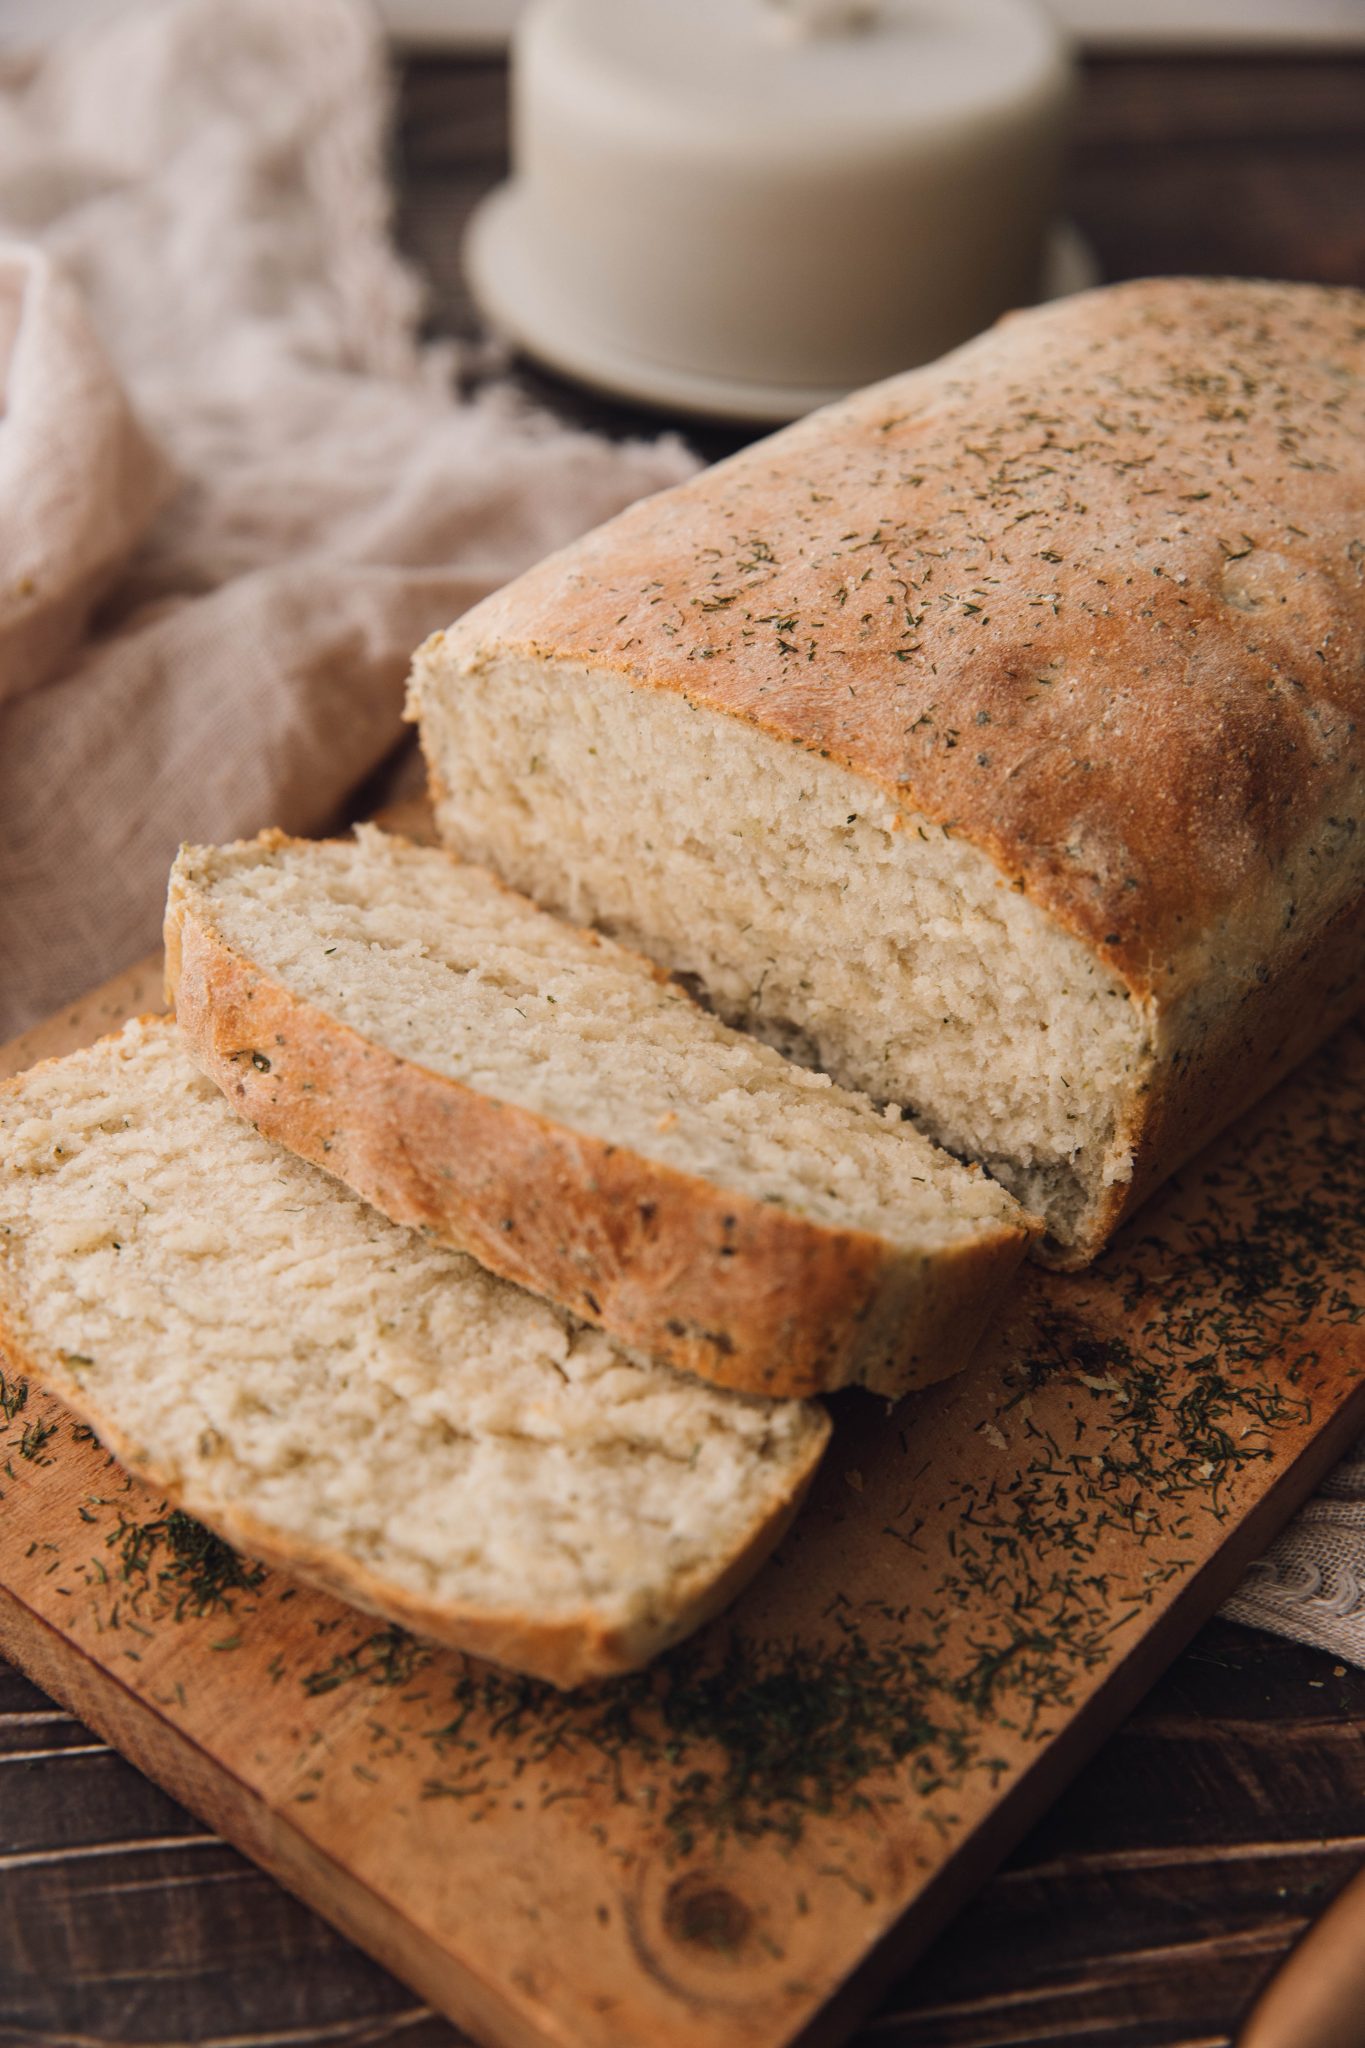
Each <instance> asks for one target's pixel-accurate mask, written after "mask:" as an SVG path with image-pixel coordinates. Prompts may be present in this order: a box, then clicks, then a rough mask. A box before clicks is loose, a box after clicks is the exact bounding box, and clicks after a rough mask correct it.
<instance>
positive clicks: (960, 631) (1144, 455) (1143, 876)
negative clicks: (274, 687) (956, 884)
mask: <svg viewBox="0 0 1365 2048" xmlns="http://www.w3.org/2000/svg"><path fill="white" fill-rule="evenodd" d="M1363 371H1365V295H1362V294H1360V293H1357V292H1351V291H1347V290H1329V289H1327V288H1324V287H1316V286H1303V285H1298V286H1288V285H1262V284H1242V283H1237V282H1221V281H1205V280H1199V279H1180V280H1154V281H1144V282H1141V283H1137V284H1131V285H1121V286H1116V287H1112V288H1110V289H1108V290H1106V291H1100V292H1094V293H1089V294H1086V295H1085V296H1083V297H1080V298H1075V299H1070V300H1067V301H1065V302H1063V303H1061V304H1059V305H1056V306H1051V307H1046V308H1043V309H1041V310H1038V311H1035V312H1031V313H1028V314H1025V315H1015V316H1013V317H1012V318H1010V319H1008V320H1006V321H1004V322H1002V323H1001V325H1000V326H999V327H997V328H995V329H994V330H992V332H991V333H989V334H987V335H985V336H983V337H982V338H981V339H980V340H978V341H976V342H973V343H971V344H969V345H968V346H967V347H966V348H964V349H961V350H959V351H958V352H957V353H956V354H954V355H950V356H948V357H945V358H944V359H943V361H942V362H940V363H936V364H933V365H931V366H930V367H929V368H927V369H924V370H918V371H915V372H913V373H911V374H910V375H909V376H906V377H902V378H896V379H893V380H892V381H891V382H889V383H886V384H882V385H877V386H874V387H873V388H872V389H871V390H870V391H865V392H860V393H858V394H857V395H856V396H855V397H853V398H851V399H849V400H847V401H845V402H844V403H843V404H841V405H837V406H832V407H829V408H828V409H826V410H825V411H824V412H822V413H818V414H815V415H814V416H812V417H811V418H810V419H807V420H804V421H801V422H799V423H798V424H797V425H796V426H795V427H791V428H788V429H787V430H786V431H784V432H783V433H780V434H777V435H774V436H773V437H772V438H771V439H770V440H768V441H765V442H762V443H760V444H759V445H758V446H757V447H755V448H752V449H749V450H746V451H745V452H744V453H743V454H741V455H739V456H736V457H734V458H733V459H732V460H731V461H729V462H726V463H722V464H720V465H719V466H718V467H717V468H715V469H712V470H709V471H706V472H704V473H703V474H702V475H701V476H699V477H697V478H696V479H694V480H693V481H691V482H688V483H685V484H681V485H678V486H676V487H675V488H674V489H672V490H670V491H666V492H663V493H662V494H660V495H659V496H657V497H654V498H650V499H647V500H645V501H644V502H643V503H642V504H639V505H637V506H635V507H633V508H632V509H631V510H630V511H628V512H626V513H624V514H622V515H621V516H620V517H619V518H617V519H614V520H612V521H611V522H610V523H609V524H608V525H606V526H603V527H601V528H599V529H598V530H597V531H596V532H595V533H592V534H589V535H588V536H587V537H586V538H585V539H584V540H582V541H579V542H577V543H575V545H574V546H572V547H570V548H568V549H566V550H564V551H562V552H561V553H559V554H558V555H554V556H552V557H550V559H549V560H548V561H546V562H544V563H542V564H541V565H540V566H539V567H538V568H536V569H533V570H532V571H531V572H530V573H529V574H528V575H525V576H522V577H520V578H518V579H517V581H516V582H515V583H513V584H510V585H509V586H507V588H506V589H505V590H503V591H501V592H499V593H498V594H497V595H495V596H494V597H492V598H490V599H489V600H487V601H486V602H485V603H484V604H482V605H480V606H478V607H477V608H476V609H475V610H474V611H472V612H470V613H468V614H467V615H466V616H465V618H463V619H462V620H461V621H460V622H459V623H458V625H456V626H455V627H453V628H452V629H451V630H450V632H449V633H448V634H447V635H446V636H445V639H446V643H447V647H448V648H449V649H451V650H454V651H455V652H456V653H458V654H461V655H463V656H464V657H466V658H468V660H470V661H471V662H473V663H477V662H478V661H479V660H481V659H483V658H485V657H486V656H487V655H490V654H494V653H499V652H505V651H508V650H517V649H519V650H523V651H525V652H527V653H533V654H536V655H538V656H541V657H543V658H544V659H546V660H554V661H558V662H583V663H585V664H587V665H589V666H591V667H593V668H595V669H598V670H605V671H615V672H617V673H619V674H620V675H621V676H622V677H623V678H625V679H627V680H629V681H630V682H632V683H635V684H639V685H643V686H645V687H648V688H652V689H664V690H673V691H677V692H679V693H681V694H684V695H686V696H687V697H688V698H689V699H690V700H691V701H692V702H694V703H696V704H704V705H707V706H710V707H711V708H713V709H715V710H717V711H722V712H725V713H728V714H730V715H731V716H734V717H738V718H742V719H744V720H746V721H749V722H751V723H753V724H755V725H757V726H759V727H761V728H762V729H763V730H765V731H767V732H770V733H772V734H775V735H777V736H779V737H782V738H784V739H789V740H792V741H794V742H795V743H796V744H798V745H800V746H803V747H808V748H811V749H812V750H815V751H818V752H822V753H827V754H828V755H829V756H830V757H831V758H833V759H836V760H838V761H841V762H843V763H845V764H846V765H847V766H849V767H850V768H852V769H854V770H855V771H856V772H857V773H859V774H862V775H865V776H867V777H868V778H869V780H871V781H873V782H876V783H877V784H879V785H880V786H881V787H882V788H884V789H885V790H887V791H888V792H889V793H890V794H891V795H892V796H894V797H896V798H897V799H898V800H899V801H901V802H902V803H903V804H904V805H905V806H906V807H907V808H908V809H911V810H916V811H919V812H922V813H924V814H927V815H929V816H932V817H934V818H938V819H942V820H947V821H951V823H952V825H953V829H954V830H955V832H957V833H958V834H960V835H961V836H962V837H964V838H966V839H969V840H971V841H972V842H973V843H974V844H976V845H979V846H981V847H982V848H983V849H984V850H985V851H986V852H988V853H989V854H990V855H991V857H992V859H994V860H995V861H997V862H998V863H999V865H1000V866H1001V867H1002V868H1003V869H1004V870H1005V871H1006V872H1007V873H1008V874H1009V875H1010V876H1011V877H1018V878H1020V879H1021V880H1022V881H1023V882H1024V884H1025V886H1026V888H1027V891H1028V893H1029V894H1030V895H1031V896H1032V897H1033V898H1034V899H1035V900H1036V901H1037V902H1039V903H1040V904H1042V905H1043V907H1044V908H1045V909H1047V910H1048V911H1049V912H1051V914H1052V915H1053V916H1055V917H1056V918H1057V919H1058V920H1059V921H1060V922H1061V923H1063V924H1064V925H1066V926H1067V927H1069V928H1070V929H1071V930H1073V931H1076V932H1077V933H1079V934H1080V935H1081V936H1082V937H1084V938H1085V939H1086V940H1087V941H1088V942H1089V943H1090V944H1091V945H1092V946H1093V947H1094V949H1095V950H1096V952H1098V953H1099V954H1100V955H1101V956H1102V957H1103V958H1104V959H1105V960H1106V961H1107V962H1109V963H1110V964H1111V965H1112V966H1113V967H1114V968H1115V970H1116V971H1117V972H1119V973H1120V974H1121V976H1122V977H1123V978H1124V979H1125V980H1126V982H1127V983H1128V985H1129V986H1130V987H1132V988H1133V989H1134V990H1135V991H1139V992H1142V991H1146V990H1149V989H1157V988H1161V987H1163V986H1164V985H1165V984H1166V982H1167V980H1168V977H1169V976H1170V975H1171V974H1172V973H1173V972H1174V973H1176V974H1177V975H1178V974H1179V969H1180V966H1181V963H1182V961H1183V960H1184V959H1185V958H1186V956H1188V954H1189V952H1190V949H1191V946H1192V945H1196V944H1197V940H1196V939H1195V938H1193V937H1192V934H1201V933H1207V932H1208V931H1209V930H1210V929H1211V928H1212V927H1213V926H1215V925H1216V923H1217V921H1218V920H1219V919H1220V918H1223V917H1226V916H1233V917H1234V918H1235V917H1237V915H1238V912H1239V909H1240V906H1241V905H1242V903H1243V902H1244V900H1245V898H1246V895H1247V892H1248V891H1249V890H1256V891H1259V889H1260V888H1261V887H1262V886H1263V883H1264V879H1265V876H1266V874H1267V872H1268V871H1269V870H1270V869H1273V866H1274V864H1275V863H1276V861H1277V860H1279V859H1282V858H1283V856H1284V855H1285V853H1286V852H1287V850H1288V849H1289V848H1290V846H1291V845H1292V843H1293V841H1294V839H1295V837H1296V835H1297V834H1298V833H1299V831H1300V830H1301V829H1302V824H1303V819H1304V815H1305V813H1312V814H1318V813H1320V812H1321V811H1322V809H1323V808H1324V807H1326V808H1329V809H1330V808H1331V805H1332V801H1333V798H1334V795H1335V794H1336V793H1337V792H1339V791H1342V790H1344V789H1346V788H1348V787H1349V786H1350V785H1351V784H1352V782H1353V781H1354V780H1355V779H1356V778H1358V776H1359V774H1360V772H1361V751H1360V745H1361V743H1360V735H1359V723H1358V722H1359V720H1360V718H1361V716H1362V714H1365V603H1362V597H1361V589H1362V578H1363V577H1365V465H1362V463H1361V460H1360V456H1359V452H1358V451H1359V448H1360V445H1361V442H1362V438H1365V383H1363V382H1362V372H1363ZM1044 678H1047V680H1044ZM1353 722H1354V725H1353Z"/></svg>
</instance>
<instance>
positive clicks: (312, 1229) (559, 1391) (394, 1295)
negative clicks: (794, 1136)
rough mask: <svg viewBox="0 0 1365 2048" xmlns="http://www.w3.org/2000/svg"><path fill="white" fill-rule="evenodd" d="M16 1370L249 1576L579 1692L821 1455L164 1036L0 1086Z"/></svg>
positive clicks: (669, 1616) (689, 1591)
mask: <svg viewBox="0 0 1365 2048" xmlns="http://www.w3.org/2000/svg"><path fill="white" fill-rule="evenodd" d="M0 1353H2V1354H3V1356H4V1357H5V1360H6V1363H7V1364H8V1365H9V1366H10V1367H11V1368H13V1369H15V1370H18V1371H21V1372H25V1371H31V1372H33V1373H34V1374H36V1375H37V1376H38V1377H39V1378H40V1379H41V1380H42V1381H43V1382H44V1383H45V1384H47V1385H48V1386H49V1387H51V1388H52V1389H53V1391H54V1392H56V1393H57V1394H59V1395H60V1396H61V1398H62V1399H63V1400H64V1401H66V1402H67V1403H69V1405H70V1406H71V1407H72V1408H73V1409H75V1411H76V1412H77V1413H78V1414H79V1415H81V1416H83V1417H84V1418H85V1419H86V1420H87V1421H88V1422H89V1423H90V1424H91V1425H92V1426H93V1427H94V1429H95V1430H96V1431H97V1432H98V1433H99V1435H100V1437H101V1439H102V1440H103V1441H104V1442H105V1443H107V1444H108V1446H109V1448H110V1449H111V1450H112V1451H114V1452H115V1453H116V1454H117V1455H118V1456H119V1457H120V1458H122V1459H123V1461H124V1463H125V1464H126V1465H128V1466H129V1468H130V1469H131V1470H132V1471H134V1472H135V1473H137V1474H139V1475H140V1476H142V1477H144V1478H146V1479H148V1480H150V1481H151V1482H152V1484H154V1485H155V1486H156V1487H158V1488H159V1489H162V1490H164V1492H165V1493H166V1494H167V1495H168V1496H169V1497H170V1498H172V1499H174V1500H175V1501H177V1502H179V1503H180V1504H181V1505H182V1506H184V1507H185V1508H186V1509H188V1510H189V1512H190V1513H192V1514H195V1515H199V1516H201V1517H202V1518H203V1519H204V1521H206V1522H208V1523H209V1524H211V1525H212V1526H213V1527H214V1528H216V1529H218V1530H220V1531H221V1532H222V1534H223V1535H225V1536H226V1537H228V1538H229V1539H230V1540H231V1541H232V1542H234V1543H238V1544H240V1545H241V1546H242V1547H243V1548H244V1549H246V1550H247V1551H249V1552H250V1553H251V1554H253V1555H254V1556H256V1557H261V1558H264V1559H266V1560H268V1561H271V1562H274V1563H278V1564H279V1565H281V1566H282V1567H283V1568H284V1569H286V1570H288V1571H293V1572H297V1573H298V1574H299V1575H300V1576H302V1577H304V1578H309V1579H313V1580H316V1581H317V1582H318V1583H320V1584H322V1585H325V1586H328V1587H330V1588H332V1589H333V1590H335V1591H336V1592H338V1593H340V1594H341V1595H342V1597H343V1598H344V1599H347V1600H351V1601H354V1602H355V1603H356V1604H357V1605H359V1606H362V1607H366V1608H370V1609H372V1610H373V1611H375V1612H376V1613H379V1614H383V1615H387V1616H390V1617H391V1618H393V1619H394V1620H397V1621H400V1622H402V1623H405V1624H407V1625H410V1626H411V1627H413V1628H415V1629H417V1630H419V1631H421V1632H422V1633H423V1634H425V1635H429V1636H433V1637H436V1638H438V1639H440V1640H442V1641H444V1642H447V1643H453V1644H455V1645H456V1646H458V1647H460V1648H462V1649H467V1650H471V1651H475V1652H477V1653H478V1654H479V1655H481V1656H487V1657H491V1658H494V1659H496V1660H497V1661H498V1662H500V1663H503V1664H508V1665H511V1666H513V1667H514V1668H515V1669H517V1670H519V1671H526V1672H532V1673H535V1674H537V1675H539V1676H541V1677H544V1678H547V1679H550V1680H551V1681H552V1682H554V1683H555V1684H558V1685H573V1684H576V1683H578V1682H580V1681H581V1680H584V1679H589V1678H593V1677H597V1676H600V1675H604V1674H608V1673H612V1672H617V1671H622V1670H625V1669H627V1668H629V1667H631V1666H633V1665H636V1664H639V1663H642V1662H643V1661H644V1660H645V1659H647V1658H648V1657H650V1656H652V1655H653V1654H654V1653H655V1652H657V1651H658V1650H660V1649H662V1648H664V1646H665V1645H666V1644H668V1643H670V1642H672V1641H674V1640H675V1639H676V1638H678V1637H679V1636H682V1635H684V1634H686V1633H687V1631H688V1630H689V1629H692V1628H694V1627H696V1626H697V1624H698V1623H699V1622H701V1621H702V1620H704V1619H705V1618H706V1617H707V1616H708V1615H710V1614H711V1613H713V1612H715V1611H716V1609H717V1608H719V1607H720V1606H722V1605H723V1604H724V1603H725V1601H726V1600H728V1599H729V1598H730V1596H731V1595H732V1594H733V1593H734V1592H735V1591H736V1590H737V1588H738V1587H739V1586H740V1584H741V1583H742V1582H743V1581H744V1579H745V1578H746V1577H748V1576H749V1574H750V1573H752V1572H753V1571H754V1569H755V1568H756V1567H757V1565H758V1564H759V1563H760V1562H761V1560H762V1559H763V1557H764V1556H765V1555H766V1553H767V1552H768V1550H769V1549H770V1548H771V1547H772V1545H773V1544H774V1543H775V1542H776V1540H777V1538H778V1536H779V1535H780V1534H781V1532H782V1529H783V1528H784V1527H785V1525H786V1523H787V1521H788V1519H789V1517H790V1516H791V1514H792V1513H793V1511H794V1509H795V1507H796V1504H797V1502H798V1501H799V1499H800V1496H801V1494H802V1492H803V1490H804V1488H805V1486H806V1483H807V1481H808V1480H809V1478H810V1476H811V1474H812V1472H813V1471H814V1469H815V1466H816V1464H817V1462H818V1460H819V1457H820V1452H821V1449H822V1447H823V1445H824V1442H825V1439H826V1435H827V1433H828V1422H827V1419H826V1417H825V1416H824V1415H823V1413H822V1412H821V1411H820V1410H819V1409H818V1408H815V1407H810V1406H807V1405H805V1404H803V1403H796V1402H781V1403H770V1402H765V1401H755V1400H748V1399H745V1398H743V1397H741V1396H737V1395H730V1394H724V1393H721V1392H718V1391H717V1390H716V1389H715V1388H712V1387H708V1386H706V1385H704V1384H703V1383H702V1382H700V1381H698V1380H695V1379H688V1378H684V1377H682V1376H681V1375H679V1374H676V1373H674V1372H671V1371H670V1370H669V1369H668V1368H667V1367H666V1366H657V1365H650V1364H647V1363H641V1362H640V1361H638V1360H635V1359H631V1358H628V1357H626V1356H625V1355H623V1353H621V1352H620V1351H619V1350H617V1349H616V1347H615V1346H614V1345H613V1344H612V1343H611V1342H610V1341H609V1340H608V1339H607V1338H606V1337H604V1336H603V1335H602V1333H601V1332H600V1331H598V1330H592V1329H586V1328H584V1327H583V1326H582V1325H581V1324H580V1323H577V1322H575V1321H574V1320H573V1319H572V1318H571V1317H569V1316H566V1315H564V1314H562V1313H561V1312H559V1311H558V1310H556V1309H553V1308H551V1307H549V1306H548V1305H547V1304H546V1303H545V1302H542V1301H538V1300H536V1299H534V1298H533V1297H532V1296H531V1295H528V1294H524V1293H522V1292H521V1291H520V1290H519V1289H518V1288H515V1287H510V1286H508V1285H507V1283H506V1282H505V1281H502V1280H498V1279H495V1278H494V1277H493V1276H492V1275H491V1274H489V1273H486V1272H484V1271H483V1270H482V1269H481V1268H480V1267H478V1266H476V1265H475V1264H474V1263H473V1261H472V1260H470V1259H466V1258H463V1257H461V1256H459V1255H458V1254H457V1253H453V1252H450V1251H445V1250H442V1249H441V1248H440V1247H438V1246H436V1245H432V1244H429V1243H426V1242H425V1241H424V1240H423V1239H422V1238H420V1237H418V1236H416V1235H414V1234H413V1233H412V1232H410V1231H407V1230H403V1229H400V1228H398V1227H397V1226H395V1225H394V1224H392V1223H390V1222H388V1221H387V1220H386V1219H385V1218H384V1217H382V1216H381V1215H379V1213H378V1212H377V1211H376V1210H374V1209H372V1208H370V1207H369V1206H368V1205H367V1204H366V1203H364V1202H361V1201H358V1200H357V1199H356V1197H355V1196H354V1195H352V1194H350V1193H348V1192H347V1191H346V1189H344V1188H342V1187H340V1186H338V1184H337V1183H336V1181H334V1180H333V1179H331V1178H330V1177H329V1176H328V1175H327V1174H324V1173H320V1172H318V1171H317V1170H316V1169H315V1168H314V1167H311V1166H309V1165H307V1164H305V1163H304V1162H303V1161H302V1160H299V1159H296V1158H294V1157H293V1156H292V1154H290V1153H288V1152H286V1151H283V1150H281V1149H279V1148H278V1147H276V1146H274V1145H271V1144H269V1143H268V1142H267V1140H266V1139H264V1138H262V1137H260V1136H259V1135H258V1134H257V1133H256V1132H255V1131H253V1130H252V1129H251V1127H250V1125H249V1124H247V1123H246V1122H244V1121H243V1120H242V1119H241V1118H240V1117H236V1116H234V1115H233V1114H232V1113H231V1111H230V1110H229V1109H228V1108H227V1107H226V1105H225V1104H224V1102H223V1099H222V1097H221V1095H220V1094H219V1093H218V1091H217V1090H216V1089H215V1088H213V1087H212V1086H211V1085H210V1083H209V1082H207V1081H206V1080H205V1079H204V1077H203V1076H202V1075H201V1074H200V1073H199V1072H198V1070H197V1069H196V1068H195V1067H194V1066H193V1065H192V1064H191V1063H190V1061H189V1060H188V1059H187V1058H186V1057H185V1055H184V1053H183V1051H182V1049H181V1047H180V1043H179V1039H178V1036H177V1034H176V1031H175V1027H174V1025H173V1024H171V1023H169V1022H167V1021H165V1020H162V1019H158V1020H155V1021H142V1022H134V1023H132V1024H129V1025H128V1026H126V1027H125V1029H124V1031H123V1032H122V1033H121V1034H120V1035H119V1036H118V1037H116V1038H109V1039H105V1040H103V1041H102V1042H101V1043H100V1044H99V1045H96V1046H93V1047H92V1048H90V1049H89V1050H88V1051H85V1052H79V1053H75V1054H73V1055H71V1056H70V1057H69V1058H67V1059H64V1060H56V1061H50V1062H48V1063H47V1064H46V1065H44V1066H41V1067H36V1068H34V1069H32V1070H31V1071H30V1072H29V1073H27V1074H23V1075H20V1076H19V1077H18V1079H17V1080H15V1081H12V1082H10V1083H9V1084H7V1085H6V1086H5V1087H4V1088H3V1089H0Z"/></svg>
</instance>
